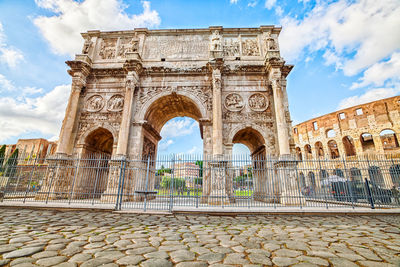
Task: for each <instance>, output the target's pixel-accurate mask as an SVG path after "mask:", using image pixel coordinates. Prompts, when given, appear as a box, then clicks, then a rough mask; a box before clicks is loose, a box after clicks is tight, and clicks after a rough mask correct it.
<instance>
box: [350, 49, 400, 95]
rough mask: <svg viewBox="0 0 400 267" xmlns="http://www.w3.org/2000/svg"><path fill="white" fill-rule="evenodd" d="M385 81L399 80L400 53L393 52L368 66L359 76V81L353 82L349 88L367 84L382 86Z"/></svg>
mask: <svg viewBox="0 0 400 267" xmlns="http://www.w3.org/2000/svg"><path fill="white" fill-rule="evenodd" d="M386 81H389V82H390V83H396V82H400V53H393V54H392V56H391V58H390V59H389V60H387V61H383V62H379V63H375V64H374V65H372V66H371V67H369V68H368V69H367V70H366V71H365V72H364V74H363V77H361V78H360V82H359V83H353V84H352V86H351V89H356V88H360V87H365V86H369V85H374V86H383V85H384V84H385V82H386Z"/></svg>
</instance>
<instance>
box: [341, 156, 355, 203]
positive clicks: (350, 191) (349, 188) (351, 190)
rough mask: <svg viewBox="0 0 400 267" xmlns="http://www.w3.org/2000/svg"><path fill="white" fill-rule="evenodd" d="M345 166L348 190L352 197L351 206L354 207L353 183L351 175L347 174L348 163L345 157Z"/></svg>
mask: <svg viewBox="0 0 400 267" xmlns="http://www.w3.org/2000/svg"><path fill="white" fill-rule="evenodd" d="M342 160H343V167H344V175H345V176H346V177H345V178H346V180H347V190H348V191H349V193H350V198H351V207H352V208H353V209H354V196H353V183H352V181H350V179H349V176H348V174H347V165H346V161H345V159H344V157H343V159H342Z"/></svg>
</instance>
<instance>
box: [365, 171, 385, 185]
mask: <svg viewBox="0 0 400 267" xmlns="http://www.w3.org/2000/svg"><path fill="white" fill-rule="evenodd" d="M368 175H369V179H370V180H371V183H372V184H374V185H377V186H381V187H384V186H385V181H384V179H383V175H382V171H381V169H380V168H379V167H377V166H371V167H369V168H368Z"/></svg>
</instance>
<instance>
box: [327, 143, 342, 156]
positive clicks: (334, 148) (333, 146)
mask: <svg viewBox="0 0 400 267" xmlns="http://www.w3.org/2000/svg"><path fill="white" fill-rule="evenodd" d="M328 149H329V154H330V155H331V158H332V159H336V158H338V157H339V156H340V155H339V148H338V145H337V143H336V141H335V140H329V141H328Z"/></svg>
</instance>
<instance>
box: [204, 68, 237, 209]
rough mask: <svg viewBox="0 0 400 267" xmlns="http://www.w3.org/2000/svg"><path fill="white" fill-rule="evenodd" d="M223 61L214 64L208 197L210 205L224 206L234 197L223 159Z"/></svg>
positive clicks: (225, 162)
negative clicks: (211, 149) (209, 187)
mask: <svg viewBox="0 0 400 267" xmlns="http://www.w3.org/2000/svg"><path fill="white" fill-rule="evenodd" d="M221 64H222V61H221V60H217V61H216V62H215V63H212V64H211V65H212V85H213V124H212V141H213V159H212V161H211V162H209V166H210V168H211V175H210V178H211V181H210V186H211V192H210V195H209V197H208V204H210V205H224V204H228V203H229V197H228V196H229V195H232V194H231V192H230V191H232V187H229V186H228V187H227V186H226V185H227V184H229V179H231V177H230V176H229V173H228V171H227V161H225V160H224V159H223V153H224V151H223V144H222V100H221V97H222V96H221V94H222V80H221V70H220V68H221ZM227 191H229V192H227Z"/></svg>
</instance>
